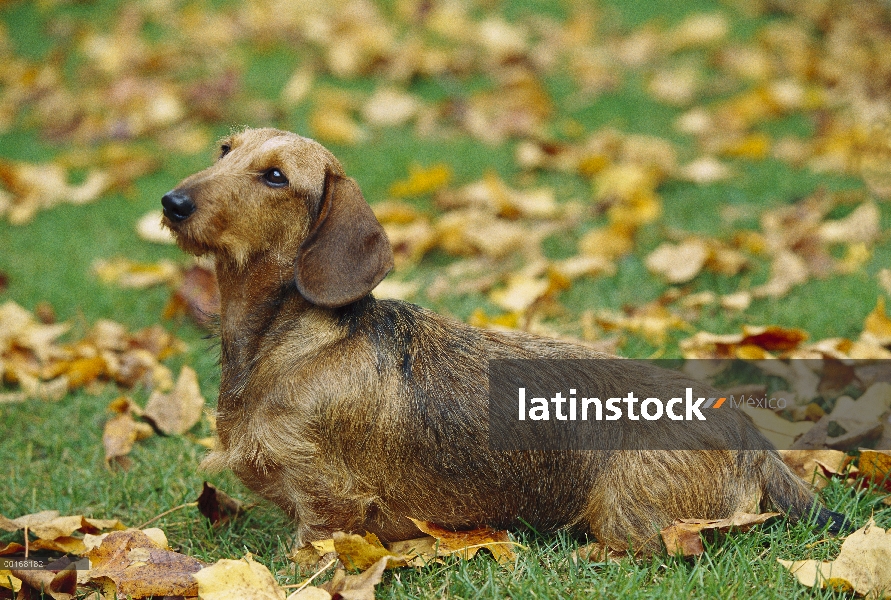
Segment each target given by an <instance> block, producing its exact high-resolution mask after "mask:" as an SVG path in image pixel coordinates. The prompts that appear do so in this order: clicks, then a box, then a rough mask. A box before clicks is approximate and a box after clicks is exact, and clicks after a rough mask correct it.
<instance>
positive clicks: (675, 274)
mask: <svg viewBox="0 0 891 600" xmlns="http://www.w3.org/2000/svg"><path fill="white" fill-rule="evenodd" d="M708 255H709V253H708V248H707V247H706V245H705V243H704V242H703V241H702V240H699V239H696V238H691V239H688V240H685V241H684V242H681V243H680V244H669V243H664V244H661V245H660V246H659V247H658V248H656V249H655V250H653V252H651V253H650V254H649V255H648V256H647V258H646V266H647V269H649V270H650V272H651V273H655V274H657V275H661V276H662V277H663V278H664V279H665V280H666V281H667V282H668V283H686V282H688V281H690V280H691V279H693V278H694V277H696V276H697V275H698V274H699V272H700V271H701V270H702V267H704V266H705V261H706V260H707V259H708Z"/></svg>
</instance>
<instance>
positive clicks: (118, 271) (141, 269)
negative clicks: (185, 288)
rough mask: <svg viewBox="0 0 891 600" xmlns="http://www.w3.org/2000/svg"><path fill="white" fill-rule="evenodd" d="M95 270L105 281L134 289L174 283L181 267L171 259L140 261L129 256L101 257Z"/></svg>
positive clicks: (96, 263) (94, 266) (95, 263)
mask: <svg viewBox="0 0 891 600" xmlns="http://www.w3.org/2000/svg"><path fill="white" fill-rule="evenodd" d="M93 272H94V273H95V274H96V275H97V276H98V277H99V279H101V280H102V281H103V283H113V284H115V285H119V286H121V287H124V288H134V289H142V288H147V287H152V286H155V285H166V284H172V283H175V282H176V281H177V280H178V279H179V277H180V273H179V268H178V267H177V266H176V265H175V264H174V263H173V262H171V261H169V260H162V261H159V262H156V263H140V262H134V261H131V260H129V259H127V258H115V259H111V260H104V259H100V260H97V261H96V262H94V263H93Z"/></svg>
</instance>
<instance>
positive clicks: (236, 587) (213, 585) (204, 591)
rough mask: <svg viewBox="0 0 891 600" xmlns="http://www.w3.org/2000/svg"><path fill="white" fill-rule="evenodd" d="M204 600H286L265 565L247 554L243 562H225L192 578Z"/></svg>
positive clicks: (203, 570)
mask: <svg viewBox="0 0 891 600" xmlns="http://www.w3.org/2000/svg"><path fill="white" fill-rule="evenodd" d="M193 578H194V579H195V581H197V594H196V595H199V596H200V597H201V598H202V599H203V600H229V599H230V598H238V599H239V600H284V598H285V591H284V590H283V589H282V588H281V587H280V586H279V585H278V582H276V580H275V577H273V576H272V573H270V572H269V569H267V568H266V566H265V565H262V564H260V563H258V562H256V561H254V559H253V557H252V556H251V555H250V554H248V555H246V556H245V557H244V558H242V559H241V560H230V559H222V560H219V561H217V562H216V563H214V564H212V565H210V566H209V567H205V568H203V569H201V570H200V571H198V572H196V573H195V574H194V575H193Z"/></svg>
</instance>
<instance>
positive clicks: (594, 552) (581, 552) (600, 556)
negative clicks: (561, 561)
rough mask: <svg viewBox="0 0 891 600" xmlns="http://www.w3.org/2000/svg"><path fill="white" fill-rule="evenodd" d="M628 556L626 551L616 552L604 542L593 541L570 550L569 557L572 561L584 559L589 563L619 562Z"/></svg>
mask: <svg viewBox="0 0 891 600" xmlns="http://www.w3.org/2000/svg"><path fill="white" fill-rule="evenodd" d="M627 556H628V553H627V552H616V551H615V550H613V549H611V548H610V547H609V546H607V545H606V544H601V543H598V542H595V543H593V544H586V545H584V546H580V547H579V548H577V549H576V550H574V551H573V552H572V554H571V555H570V559H571V560H572V561H573V562H578V561H582V560H583V561H585V562H591V563H598V564H599V563H607V562H620V561H621V560H622V559H623V558H626V557H627Z"/></svg>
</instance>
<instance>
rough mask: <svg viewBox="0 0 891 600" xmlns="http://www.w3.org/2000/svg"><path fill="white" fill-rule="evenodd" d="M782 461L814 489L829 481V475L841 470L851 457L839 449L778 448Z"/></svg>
mask: <svg viewBox="0 0 891 600" xmlns="http://www.w3.org/2000/svg"><path fill="white" fill-rule="evenodd" d="M779 452H780V456H782V457H783V462H784V463H786V465H787V466H788V467H789V468H791V469H792V471H793V472H794V473H795V474H796V475H798V476H799V477H801V478H802V479H804V480H805V481H807V482H808V483H809V484H811V485H812V486H813V487H814V488H816V489H822V488H824V487H826V485H828V483H829V479H828V478H829V477H831V476H833V475H838V474H840V473H842V472H843V470H844V468H845V467H846V466H847V464H848V463H849V462H850V461H851V458H850V457H849V456H848V455H847V454H845V453H844V452H842V451H840V450H782V449H781V450H780V451H779Z"/></svg>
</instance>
